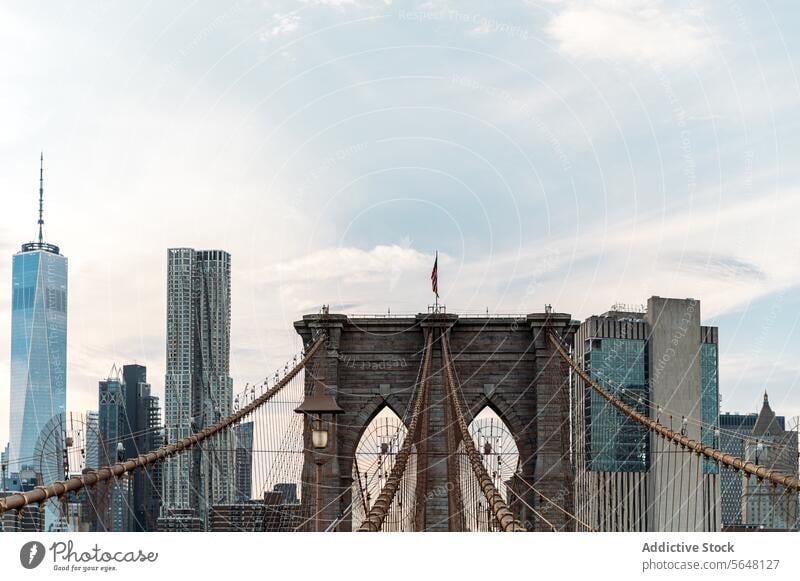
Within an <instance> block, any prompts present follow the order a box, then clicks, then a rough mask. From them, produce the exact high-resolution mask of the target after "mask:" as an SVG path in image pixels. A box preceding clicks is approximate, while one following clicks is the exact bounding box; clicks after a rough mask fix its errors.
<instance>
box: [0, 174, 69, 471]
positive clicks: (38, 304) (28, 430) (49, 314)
mask: <svg viewBox="0 0 800 581" xmlns="http://www.w3.org/2000/svg"><path fill="white" fill-rule="evenodd" d="M39 196H40V205H39V233H38V239H37V241H35V242H28V243H26V244H23V245H22V248H21V250H20V251H19V252H18V253H17V254H15V255H14V257H13V258H12V266H11V279H12V289H11V290H12V294H11V383H10V390H9V391H10V394H11V398H10V406H9V458H8V463H9V466H8V470H9V473H10V474H13V473H20V472H22V471H24V470H25V469H26V468H29V466H30V461H31V458H32V456H33V453H34V447H35V446H36V441H37V438H38V437H39V432H40V430H41V429H42V428H43V427H44V425H45V424H46V423H47V422H48V421H49V420H50V418H52V417H53V416H55V415H57V414H59V413H61V412H64V411H66V403H67V373H66V370H67V259H66V257H64V256H62V255H61V253H60V250H59V248H58V246H56V245H54V244H49V243H47V242H45V241H44V234H43V225H44V220H43V219H42V210H41V208H42V205H41V202H42V196H43V180H42V171H41V169H40V174H39Z"/></svg>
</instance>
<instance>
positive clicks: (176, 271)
mask: <svg viewBox="0 0 800 581" xmlns="http://www.w3.org/2000/svg"><path fill="white" fill-rule="evenodd" d="M167 259H168V260H167V262H168V267H167V285H168V287H167V370H166V378H165V397H164V410H165V424H166V440H167V443H172V442H175V441H177V440H179V439H181V438H185V437H187V436H189V435H190V434H192V433H194V432H196V431H198V430H201V429H203V428H205V427H208V426H210V425H212V424H214V423H215V422H217V421H218V420H220V419H222V418H223V417H225V416H227V415H228V414H230V413H231V408H232V399H233V380H232V379H231V377H230V322H231V257H230V254H228V253H227V252H224V251H222V250H193V249H191V248H172V249H170V250H169V251H168V255H167ZM230 437H231V436H230V435H229V434H225V435H221V436H219V437H218V438H217V440H216V441H215V442H214V443H213V445H205V446H203V447H202V448H203V449H202V450H201V449H199V448H198V449H197V450H193V451H192V452H191V453H187V454H181V455H179V456H178V457H176V458H171V459H169V460H168V462H167V463H166V465H165V469H164V495H163V498H164V507H163V509H162V512H163V513H164V514H165V515H166V514H179V512H178V511H184V510H186V509H192V510H194V511H195V512H196V514H197V516H198V517H199V518H200V519H201V520H202V521H203V522H204V523H206V526H208V523H209V521H208V513H209V510H210V507H211V505H212V504H223V503H228V502H230V501H231V499H232V498H233V493H234V483H233V479H231V478H230V477H229V475H230V474H231V473H232V469H233V464H234V455H233V453H232V452H231V450H232V446H231V442H230V441H229V440H230ZM180 514H183V513H180Z"/></svg>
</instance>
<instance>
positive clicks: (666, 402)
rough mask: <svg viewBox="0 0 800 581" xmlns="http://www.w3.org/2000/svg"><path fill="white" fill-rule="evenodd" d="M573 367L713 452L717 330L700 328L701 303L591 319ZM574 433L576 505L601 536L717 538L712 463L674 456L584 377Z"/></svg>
mask: <svg viewBox="0 0 800 581" xmlns="http://www.w3.org/2000/svg"><path fill="white" fill-rule="evenodd" d="M575 359H576V360H577V361H579V362H580V363H581V364H582V365H583V367H584V369H585V370H586V371H587V372H588V373H589V374H590V375H591V376H592V377H593V378H594V379H595V380H596V381H597V382H598V383H599V384H600V385H602V386H603V387H604V388H605V389H607V390H608V391H610V392H611V393H612V394H614V395H615V396H616V397H617V398H619V399H621V400H622V401H624V402H625V403H627V404H628V405H630V406H631V407H633V408H634V409H636V410H637V411H639V412H641V413H643V414H645V415H649V416H650V417H651V418H653V419H656V420H658V421H660V422H661V423H663V424H665V425H667V426H671V427H672V428H673V429H675V430H676V431H683V432H684V433H686V434H687V435H688V436H689V437H691V438H694V439H697V440H700V439H702V441H703V442H704V443H705V444H706V445H715V443H716V441H717V439H718V436H717V427H718V416H719V409H718V405H719V404H718V402H719V384H718V379H717V377H718V374H717V369H718V363H717V329H716V328H715V327H705V326H702V325H701V324H700V303H699V301H695V300H693V299H685V300H682V299H665V298H661V297H651V298H650V299H649V300H648V303H647V307H646V308H638V309H630V308H615V309H613V310H611V311H609V312H607V313H604V314H603V315H599V316H592V317H589V318H588V319H587V320H586V321H584V322H583V323H582V324H581V325H580V327H579V329H578V331H577V333H576V334H575ZM573 427H574V438H573V454H574V459H573V461H574V466H575V506H576V510H577V515H578V517H580V518H581V519H583V520H584V521H585V522H587V523H588V524H590V525H591V526H592V527H593V528H595V529H596V530H602V531H714V530H719V528H720V516H719V510H718V508H719V507H718V499H719V474H718V468H717V466H716V465H715V464H714V463H712V462H708V461H705V460H704V459H702V458H699V457H698V456H696V455H690V454H685V455H681V454H674V453H672V452H673V450H670V449H669V448H668V446H667V445H666V444H665V443H664V441H663V440H662V439H658V438H655V437H653V436H652V435H651V434H649V433H648V431H647V430H646V429H644V428H643V427H641V426H639V425H638V424H637V423H636V422H634V421H633V420H631V419H630V418H627V417H626V416H624V415H623V414H621V413H620V412H618V411H617V410H616V409H615V408H613V407H612V406H611V405H610V404H609V403H608V402H606V401H605V400H603V399H602V398H601V397H600V396H598V394H597V393H595V392H594V390H592V389H591V388H590V387H589V386H587V385H585V382H584V381H582V380H581V379H580V377H578V376H575V379H574V385H573ZM667 460H668V462H667ZM678 494H679V495H680V498H683V499H685V500H684V502H683V504H682V506H681V509H680V510H677V511H676V510H670V509H669V508H668V504H667V499H669V498H672V497H673V495H678ZM674 497H676V498H677V497H678V496H674Z"/></svg>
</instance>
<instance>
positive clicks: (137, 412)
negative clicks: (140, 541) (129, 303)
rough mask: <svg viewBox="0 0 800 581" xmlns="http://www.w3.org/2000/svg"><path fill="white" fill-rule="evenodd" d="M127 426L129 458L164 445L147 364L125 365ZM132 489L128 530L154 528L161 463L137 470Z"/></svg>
mask: <svg viewBox="0 0 800 581" xmlns="http://www.w3.org/2000/svg"><path fill="white" fill-rule="evenodd" d="M122 382H123V385H124V389H125V426H124V428H125V429H124V438H123V444H124V448H125V455H126V457H132V456H136V455H139V454H144V453H146V452H150V451H152V450H155V449H156V448H158V447H159V446H160V445H161V430H160V429H159V427H160V424H161V410H160V408H159V405H158V397H157V396H155V395H153V394H152V393H151V388H150V384H149V383H147V368H146V367H145V366H144V365H124V366H123V367H122ZM132 480H133V482H132V487H131V490H130V499H129V502H130V511H131V518H130V521H129V527H128V530H130V531H133V532H137V531H147V530H150V531H152V530H155V523H156V520H157V519H158V511H159V507H160V506H161V466H159V465H153V466H148V467H145V468H143V469H142V470H137V471H136V473H135V474H134V475H133V479H132Z"/></svg>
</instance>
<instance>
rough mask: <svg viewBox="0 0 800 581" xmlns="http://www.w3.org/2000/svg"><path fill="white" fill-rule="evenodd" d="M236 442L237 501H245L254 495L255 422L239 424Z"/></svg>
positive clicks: (235, 437)
mask: <svg viewBox="0 0 800 581" xmlns="http://www.w3.org/2000/svg"><path fill="white" fill-rule="evenodd" d="M233 433H234V441H235V442H236V446H235V450H236V452H235V453H236V458H235V463H236V473H235V474H236V476H235V478H236V490H235V494H234V497H235V501H236V502H244V501H247V500H250V499H251V498H252V496H253V492H252V488H253V422H244V423H241V424H239V425H238V426H237V427H236V429H235V430H234V432H233Z"/></svg>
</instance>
